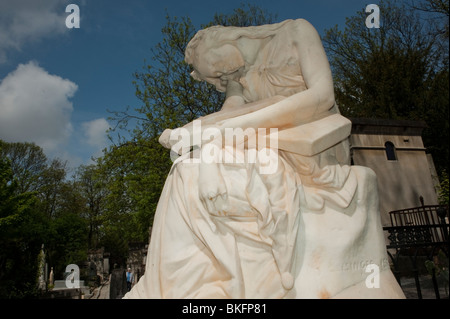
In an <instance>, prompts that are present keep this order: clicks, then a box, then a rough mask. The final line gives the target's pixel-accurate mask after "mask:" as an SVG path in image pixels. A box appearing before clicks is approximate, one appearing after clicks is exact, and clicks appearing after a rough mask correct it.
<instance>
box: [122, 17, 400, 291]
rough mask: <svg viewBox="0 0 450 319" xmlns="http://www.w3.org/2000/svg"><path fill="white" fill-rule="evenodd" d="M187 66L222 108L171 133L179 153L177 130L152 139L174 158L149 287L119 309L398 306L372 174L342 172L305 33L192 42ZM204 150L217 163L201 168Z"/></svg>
mask: <svg viewBox="0 0 450 319" xmlns="http://www.w3.org/2000/svg"><path fill="white" fill-rule="evenodd" d="M186 62H187V63H189V64H190V65H192V67H193V70H194V71H193V72H192V76H193V77H194V78H195V79H197V80H199V81H207V82H209V83H211V84H213V85H215V86H216V88H217V90H219V91H221V92H225V94H226V100H225V102H224V105H223V107H222V109H221V110H220V111H219V112H216V113H213V114H210V115H207V116H204V117H202V118H199V119H198V120H196V121H194V122H192V123H189V124H187V125H185V126H184V127H183V128H181V129H182V132H184V134H188V136H189V138H188V139H187V142H186V141H184V144H183V145H182V146H183V147H181V148H180V147H179V146H180V139H179V138H177V137H179V136H178V135H176V134H175V133H177V132H178V133H180V130H166V131H164V132H163V134H162V135H161V137H160V142H161V144H163V145H164V146H166V147H167V148H169V149H172V151H175V152H177V153H179V155H180V156H179V157H178V158H176V159H175V160H174V163H173V166H172V168H171V171H170V173H169V174H168V177H167V180H166V183H165V186H164V189H163V191H162V193H161V197H160V200H159V203H158V207H157V210H156V214H155V219H154V224H153V231H152V235H151V241H150V245H149V251H148V257H147V261H146V270H145V275H144V276H143V277H142V278H141V279H140V280H139V282H138V283H137V284H136V285H135V286H134V287H133V289H132V290H131V291H130V292H128V293H127V294H126V295H125V298H404V295H403V292H402V290H401V289H400V287H399V285H398V284H397V281H396V280H395V278H394V276H393V274H392V272H391V270H390V268H389V263H388V261H387V255H386V246H385V241H384V236H383V231H382V227H381V222H380V216H379V211H378V195H377V194H378V193H377V183H376V176H375V174H374V173H373V171H371V170H370V169H368V168H365V167H360V166H350V163H349V145H348V136H349V134H350V129H351V123H350V121H349V120H348V119H346V118H344V117H343V116H341V115H340V113H339V110H338V107H337V105H336V103H335V99H334V90H333V80H332V74H331V70H330V66H329V63H328V60H327V57H326V54H325V51H324V49H323V46H322V43H321V41H320V37H319V35H318V34H317V31H316V30H315V29H314V27H313V26H312V25H311V24H310V23H309V22H307V21H306V20H303V19H298V20H286V21H284V22H281V23H276V24H270V25H263V26H255V27H223V26H213V27H209V28H207V29H204V30H200V31H199V32H198V33H197V34H196V35H195V36H194V38H193V39H192V40H191V41H190V42H189V44H188V46H187V49H186ZM199 124H201V127H200V126H199ZM227 132H228V133H229V132H233V134H234V136H235V137H236V140H235V139H232V140H231V142H230V141H229V140H227V139H226V136H227ZM239 134H241V135H242V134H243V135H244V136H243V138H242V139H241V140H240V141H237V139H238V136H237V135H239ZM185 144H187V145H185ZM175 146H177V147H175ZM206 150H209V151H211V150H216V151H217V150H219V151H220V152H219V154H220V156H217V153H216V154H215V155H213V156H212V157H213V160H209V161H205V160H204V155H205V154H206V153H205V151H206ZM261 152H266V153H261ZM202 154H203V155H202ZM208 154H209V153H208ZM255 154H256V156H255ZM262 154H269V155H268V157H266V158H265V159H266V161H264V160H262V159H263V157H262V156H259V155H262ZM202 156H203V157H202ZM224 158H225V159H226V160H224ZM249 158H252V159H253V160H251V161H250V160H248V159H249ZM202 159H203V160H202ZM267 159H269V162H270V169H267Z"/></svg>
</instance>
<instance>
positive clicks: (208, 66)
mask: <svg viewBox="0 0 450 319" xmlns="http://www.w3.org/2000/svg"><path fill="white" fill-rule="evenodd" d="M220 28H224V27H220V26H216V27H211V28H208V29H205V30H201V31H199V32H198V33H197V34H196V35H195V36H194V38H192V40H191V41H190V42H189V44H188V46H187V48H186V57H185V60H186V62H187V63H189V64H190V65H192V67H193V68H194V71H193V72H192V73H191V75H192V77H193V78H194V79H196V80H199V81H201V80H203V81H207V82H208V83H211V84H213V85H215V86H216V88H217V90H218V91H221V92H224V91H225V89H226V87H225V85H226V81H227V80H228V77H229V76H232V75H233V74H236V73H237V72H239V70H241V69H242V68H243V67H244V65H245V62H244V58H243V56H242V54H241V52H240V51H239V49H238V48H237V47H236V45H234V43H233V42H232V41H224V40H221V39H220V38H219V37H218V36H217V33H218V32H220V31H219V29H220Z"/></svg>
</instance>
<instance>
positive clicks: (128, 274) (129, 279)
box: [127, 268, 134, 291]
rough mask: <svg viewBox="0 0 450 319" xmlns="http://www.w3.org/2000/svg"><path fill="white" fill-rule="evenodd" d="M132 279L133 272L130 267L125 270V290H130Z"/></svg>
mask: <svg viewBox="0 0 450 319" xmlns="http://www.w3.org/2000/svg"><path fill="white" fill-rule="evenodd" d="M133 281H134V274H133V273H132V272H131V268H128V270H127V291H130V290H131V286H132V285H133Z"/></svg>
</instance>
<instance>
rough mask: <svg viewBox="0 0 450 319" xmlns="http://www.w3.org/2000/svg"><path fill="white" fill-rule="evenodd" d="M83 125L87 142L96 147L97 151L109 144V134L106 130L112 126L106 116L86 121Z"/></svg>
mask: <svg viewBox="0 0 450 319" xmlns="http://www.w3.org/2000/svg"><path fill="white" fill-rule="evenodd" d="M81 127H82V129H83V130H84V136H85V137H86V143H87V144H89V145H90V146H92V147H94V148H96V150H97V153H98V152H99V151H101V150H103V149H104V148H105V147H106V146H107V144H108V135H107V133H106V131H107V130H108V129H109V128H110V125H109V123H108V121H107V120H105V119H104V118H99V119H96V120H92V121H89V122H84V123H82V125H81ZM97 155H98V154H97Z"/></svg>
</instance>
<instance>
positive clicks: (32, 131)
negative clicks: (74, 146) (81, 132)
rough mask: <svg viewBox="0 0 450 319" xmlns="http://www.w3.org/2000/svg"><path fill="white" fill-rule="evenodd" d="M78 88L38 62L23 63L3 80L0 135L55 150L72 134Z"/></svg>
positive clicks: (1, 85)
mask: <svg viewBox="0 0 450 319" xmlns="http://www.w3.org/2000/svg"><path fill="white" fill-rule="evenodd" d="M77 89H78V86H77V85H76V84H75V83H73V82H72V81H70V80H67V79H63V78H61V77H59V76H56V75H52V74H49V73H48V72H47V71H46V70H44V69H43V68H41V67H40V66H39V65H37V64H36V63H35V62H28V63H27V64H20V65H19V66H18V67H17V69H16V70H15V71H13V72H11V73H10V74H8V75H7V76H6V77H5V78H4V79H3V80H2V81H1V82H0V138H1V139H3V140H5V141H8V142H25V141H27V142H35V143H36V144H37V145H39V146H41V147H42V148H43V149H44V151H46V152H53V151H55V150H56V149H57V148H58V147H59V146H60V145H61V144H63V143H64V142H66V141H67V140H68V138H69V137H70V135H71V134H72V124H71V120H70V117H71V114H72V110H73V106H72V102H71V101H70V98H72V97H73V95H74V94H75V92H76V90H77Z"/></svg>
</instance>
